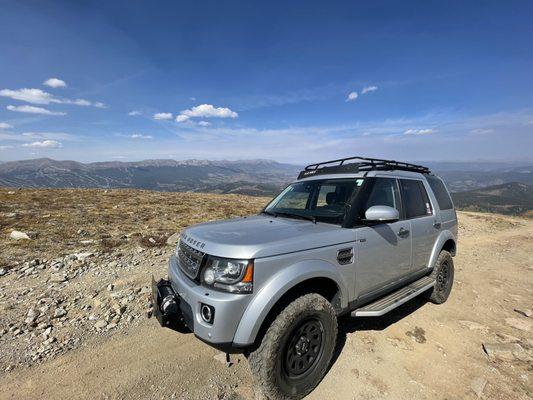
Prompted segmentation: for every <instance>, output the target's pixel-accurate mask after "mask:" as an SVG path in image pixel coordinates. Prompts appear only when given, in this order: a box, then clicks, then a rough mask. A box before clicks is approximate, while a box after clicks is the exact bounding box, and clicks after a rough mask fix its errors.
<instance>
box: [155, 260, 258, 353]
mask: <svg viewBox="0 0 533 400" xmlns="http://www.w3.org/2000/svg"><path fill="white" fill-rule="evenodd" d="M168 276H169V281H170V284H171V286H172V289H173V290H174V292H175V293H176V295H177V297H178V298H179V304H180V309H181V310H182V314H183V317H184V319H185V323H186V324H187V326H188V327H189V328H190V329H191V330H192V331H193V332H194V334H195V335H196V336H197V337H198V338H199V339H200V340H202V341H204V342H206V343H208V344H210V345H212V346H213V347H216V348H219V349H224V350H226V351H228V352H230V351H231V352H233V351H238V349H236V348H235V346H234V345H233V338H234V336H235V332H236V331H237V327H238V325H239V322H240V320H241V317H242V315H243V313H244V310H245V309H246V307H247V306H248V303H249V302H250V300H251V296H252V295H250V294H235V293H224V292H220V291H217V290H213V289H209V288H206V287H205V286H202V285H199V284H198V283H196V282H194V281H192V280H191V279H189V278H188V277H187V276H186V275H185V274H184V273H183V272H182V271H181V269H180V268H179V266H178V261H177V258H176V257H175V256H174V255H173V256H171V257H170V260H169V264H168ZM202 304H205V305H208V306H211V307H213V308H214V310H215V312H214V319H213V322H212V324H208V323H207V322H205V321H204V320H203V319H202V316H201V307H202ZM154 309H155V306H154ZM183 310H187V311H186V312H183Z"/></svg>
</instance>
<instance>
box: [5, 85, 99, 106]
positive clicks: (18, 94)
mask: <svg viewBox="0 0 533 400" xmlns="http://www.w3.org/2000/svg"><path fill="white" fill-rule="evenodd" d="M0 96H3V97H9V98H10V99H13V100H19V101H25V102H26V103H30V104H52V103H54V104H74V105H77V106H93V107H97V108H105V107H106V106H105V104H104V103H102V102H99V101H97V102H92V101H89V100H85V99H74V100H71V99H65V98H58V97H55V96H54V95H52V94H50V93H48V92H45V91H44V90H41V89H28V88H23V89H17V90H11V89H2V90H0Z"/></svg>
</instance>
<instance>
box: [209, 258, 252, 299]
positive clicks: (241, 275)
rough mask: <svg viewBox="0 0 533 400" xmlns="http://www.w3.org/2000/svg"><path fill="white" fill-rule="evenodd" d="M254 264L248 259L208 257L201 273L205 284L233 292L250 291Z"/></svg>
mask: <svg viewBox="0 0 533 400" xmlns="http://www.w3.org/2000/svg"><path fill="white" fill-rule="evenodd" d="M253 270H254V264H253V262H252V261H249V260H234V259H229V258H217V257H209V258H208V259H207V262H206V266H205V268H204V270H203V273H202V281H203V283H204V284H205V285H208V286H213V287H214V288H217V289H222V290H225V291H228V292H233V293H251V292H252V288H253Z"/></svg>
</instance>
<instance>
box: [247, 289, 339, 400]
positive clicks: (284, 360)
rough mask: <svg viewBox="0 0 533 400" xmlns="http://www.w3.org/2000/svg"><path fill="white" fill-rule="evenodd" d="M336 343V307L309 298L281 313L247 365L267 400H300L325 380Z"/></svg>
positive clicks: (295, 302)
mask: <svg viewBox="0 0 533 400" xmlns="http://www.w3.org/2000/svg"><path fill="white" fill-rule="evenodd" d="M336 341H337V317H336V313H335V310H334V309H333V306H332V305H331V303H330V302H329V301H327V300H326V299H325V298H324V297H322V296H320V295H319V294H316V293H311V294H306V295H304V296H301V297H299V298H297V299H296V300H294V301H293V302H291V303H290V304H288V305H287V307H285V309H283V311H281V313H280V314H279V315H278V316H277V317H276V319H275V320H274V322H273V323H272V325H270V327H269V328H268V330H267V332H266V333H265V335H264V336H263V338H262V340H261V343H260V344H259V347H258V348H257V349H256V350H254V351H253V352H251V353H250V354H249V355H248V361H249V363H250V368H251V370H252V372H253V374H254V375H255V378H256V379H257V382H258V384H259V386H260V388H261V390H262V392H263V394H264V395H265V396H266V397H268V398H269V399H271V400H278V399H291V400H294V399H301V398H303V397H304V396H306V395H307V394H309V393H310V392H311V391H312V390H313V389H314V388H315V387H316V386H317V385H318V384H319V383H320V381H321V380H322V378H323V377H324V375H325V373H326V370H327V369H328V366H329V364H330V362H331V358H332V356H333V351H334V348H335V343H336Z"/></svg>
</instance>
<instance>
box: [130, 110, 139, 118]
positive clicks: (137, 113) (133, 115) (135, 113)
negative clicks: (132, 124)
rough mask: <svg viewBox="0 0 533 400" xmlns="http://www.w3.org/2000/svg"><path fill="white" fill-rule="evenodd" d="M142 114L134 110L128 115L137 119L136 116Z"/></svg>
mask: <svg viewBox="0 0 533 400" xmlns="http://www.w3.org/2000/svg"><path fill="white" fill-rule="evenodd" d="M141 114H142V113H141V112H140V111H137V110H133V111H130V112H129V113H128V115H129V116H130V117H135V116H137V115H141Z"/></svg>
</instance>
